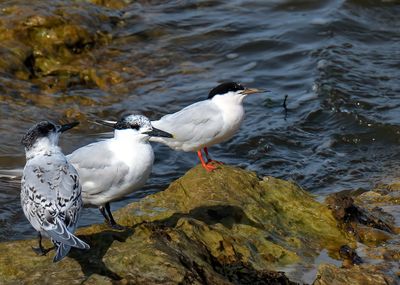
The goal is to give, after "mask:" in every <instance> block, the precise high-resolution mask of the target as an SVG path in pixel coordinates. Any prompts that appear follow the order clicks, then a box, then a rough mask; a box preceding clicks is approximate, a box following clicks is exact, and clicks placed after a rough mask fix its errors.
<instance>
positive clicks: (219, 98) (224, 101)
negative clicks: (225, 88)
mask: <svg viewBox="0 0 400 285" xmlns="http://www.w3.org/2000/svg"><path fill="white" fill-rule="evenodd" d="M244 97H246V95H244V94H238V93H236V92H229V93H227V94H224V95H215V96H214V97H213V98H212V99H211V100H212V101H213V102H214V103H215V104H217V105H218V106H220V107H223V106H224V105H231V106H232V105H242V104H243V99H244Z"/></svg>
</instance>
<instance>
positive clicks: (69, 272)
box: [0, 166, 351, 284]
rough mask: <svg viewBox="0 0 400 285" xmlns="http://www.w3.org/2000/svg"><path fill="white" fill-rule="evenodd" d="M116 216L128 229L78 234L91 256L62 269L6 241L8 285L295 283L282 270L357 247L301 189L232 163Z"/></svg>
mask: <svg viewBox="0 0 400 285" xmlns="http://www.w3.org/2000/svg"><path fill="white" fill-rule="evenodd" d="M115 217H116V218H117V219H118V221H119V223H121V224H123V225H125V226H127V227H128V228H129V230H127V231H125V232H113V231H110V230H109V229H107V228H105V227H104V226H103V225H94V226H91V227H88V228H84V229H81V230H80V231H78V233H80V234H81V235H83V237H82V238H83V239H84V240H86V241H87V242H88V243H89V244H90V245H91V249H90V250H89V251H78V250H74V251H72V252H71V254H70V255H69V258H66V259H65V260H63V263H62V264H63V266H60V265H58V264H53V263H52V262H51V255H52V254H51V253H50V254H49V256H44V257H38V256H35V255H34V253H33V252H31V250H30V246H32V245H34V243H35V241H18V242H8V243H2V244H0V250H1V251H2V253H3V255H2V256H1V259H0V276H1V278H3V280H2V281H3V283H12V282H15V281H17V280H24V281H26V283H28V284H33V283H37V282H42V283H43V282H45V283H46V282H48V283H52V284H65V283H66V282H68V283H71V284H73V283H85V282H86V281H87V282H88V284H91V283H93V282H96V280H99V282H100V281H101V282H102V283H105V284H107V283H110V282H116V281H118V282H122V283H133V284H251V283H256V282H261V283H260V284H264V283H267V284H294V283H292V282H291V281H289V280H288V279H287V277H285V276H284V274H283V273H280V272H276V271H275V270H276V268H277V267H278V266H284V265H288V264H293V263H297V262H307V261H308V262H309V261H310V260H312V258H313V257H315V256H316V255H318V253H319V251H320V250H321V249H322V248H327V249H329V250H331V251H332V252H333V253H334V252H337V251H338V249H339V247H340V246H341V245H343V244H349V243H351V240H349V238H348V237H347V236H346V235H345V234H343V232H342V231H340V230H339V229H338V227H337V225H336V220H335V219H334V218H333V215H332V213H331V212H330V211H329V209H328V208H327V207H325V206H323V205H321V204H320V203H318V202H316V201H315V200H314V199H313V197H312V196H310V195H309V194H308V193H307V192H305V191H303V190H302V189H301V188H299V187H298V186H296V185H294V184H293V183H290V182H287V181H283V180H280V179H276V178H273V177H265V178H263V179H259V178H258V177H257V175H256V174H255V173H253V172H249V171H245V170H242V169H239V168H235V167H230V166H221V167H220V168H219V169H218V170H216V171H214V172H212V173H208V172H206V171H205V170H204V169H203V168H202V167H201V166H198V167H195V168H194V169H192V170H190V171H188V172H187V173H186V174H185V175H184V176H183V177H182V178H180V179H178V180H176V181H174V182H172V183H171V185H170V186H169V187H168V189H166V190H165V191H163V192H160V193H157V194H153V195H150V196H147V197H146V198H144V199H142V200H141V201H139V202H137V203H132V204H130V205H128V206H126V207H125V208H122V209H120V210H119V211H117V212H116V214H115ZM38 272H40V274H39V273H38ZM43 276H45V277H43ZM43 278H45V279H43ZM262 282H264V283H262ZM268 282H269V283H268Z"/></svg>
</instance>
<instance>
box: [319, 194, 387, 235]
mask: <svg viewBox="0 0 400 285" xmlns="http://www.w3.org/2000/svg"><path fill="white" fill-rule="evenodd" d="M363 192H364V191H363ZM363 192H360V191H342V192H339V193H335V194H332V195H329V196H328V197H327V199H326V200H325V202H326V204H327V205H328V207H329V208H330V209H331V210H332V213H333V215H334V217H335V218H336V219H337V220H338V221H339V222H341V224H342V227H343V229H344V230H346V231H348V232H349V233H352V234H353V235H354V236H355V237H356V238H357V240H359V241H360V242H363V243H377V242H382V241H386V240H387V239H389V238H390V235H391V234H393V233H394V229H393V226H392V225H393V218H392V217H390V215H387V214H385V213H383V212H382V211H381V210H380V209H379V208H376V207H375V208H373V209H372V208H370V207H365V206H364V204H365V203H363V205H362V206H361V205H359V204H360V203H358V204H357V203H356V200H355V199H356V197H364V196H369V195H371V194H370V193H372V192H373V191H368V192H364V193H363ZM360 193H362V194H360ZM359 199H360V198H358V200H359Z"/></svg>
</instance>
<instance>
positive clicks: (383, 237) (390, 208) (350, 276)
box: [314, 183, 400, 285]
mask: <svg viewBox="0 0 400 285" xmlns="http://www.w3.org/2000/svg"><path fill="white" fill-rule="evenodd" d="M399 198H400V187H399V184H398V183H395V184H391V185H379V186H378V187H376V188H375V189H373V190H371V191H343V192H340V193H336V194H333V195H330V196H329V197H328V198H327V199H326V203H327V204H328V206H329V208H330V209H331V210H332V212H333V215H334V216H335V218H336V219H338V221H339V222H340V223H341V224H342V228H344V229H346V230H348V231H349V232H350V233H352V234H353V235H354V237H355V238H356V239H357V240H358V241H360V242H361V243H362V244H358V245H359V248H358V249H357V252H355V251H354V250H353V249H352V248H350V247H347V246H344V247H342V248H341V251H340V254H341V258H342V259H343V265H342V268H337V267H335V266H333V265H327V264H323V265H321V266H320V267H319V270H318V278H317V280H316V281H315V283H314V284H318V285H322V284H338V285H341V284H343V285H344V284H355V285H358V284H359V285H364V284H399V283H400V278H399V274H398V272H399V266H398V260H399V259H398V258H399V257H400V237H399V235H398V233H399V226H400V223H399V221H400V199H399ZM360 256H361V257H362V261H363V263H362V264H361V263H359V262H354V261H355V258H356V261H358V258H360ZM358 265H359V266H358Z"/></svg>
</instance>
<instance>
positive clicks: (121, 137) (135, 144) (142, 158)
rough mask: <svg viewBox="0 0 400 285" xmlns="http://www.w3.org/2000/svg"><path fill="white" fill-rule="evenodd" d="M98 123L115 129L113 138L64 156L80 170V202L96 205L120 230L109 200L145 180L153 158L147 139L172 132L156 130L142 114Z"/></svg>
mask: <svg viewBox="0 0 400 285" xmlns="http://www.w3.org/2000/svg"><path fill="white" fill-rule="evenodd" d="M98 123H100V124H103V125H106V126H109V127H112V128H114V137H113V138H110V139H107V140H103V141H99V142H95V143H92V144H89V145H86V146H84V147H81V148H79V149H77V150H75V151H74V152H73V153H71V154H70V155H68V156H67V158H68V160H69V161H70V162H71V163H72V164H73V165H74V166H75V168H76V169H77V171H78V173H79V176H80V179H81V183H82V196H83V203H84V204H85V205H86V204H88V205H94V206H97V207H99V210H100V212H101V213H102V215H103V216H104V218H105V219H106V221H107V223H108V224H109V225H110V226H111V227H113V228H116V229H123V227H122V226H120V225H118V224H117V223H116V222H115V220H114V218H113V216H112V213H111V210H110V202H113V201H116V200H119V199H121V198H123V197H124V196H126V195H128V194H130V193H132V192H133V191H135V190H137V189H139V188H140V187H142V186H143V185H144V184H145V182H146V181H147V179H148V177H149V175H150V172H151V169H152V166H153V161H154V153H153V149H152V147H151V145H150V143H149V138H150V137H169V138H171V137H172V135H171V134H169V133H167V132H163V131H160V130H157V129H156V128H154V127H153V126H152V125H151V122H150V120H149V119H148V118H146V117H145V116H141V115H129V116H125V117H123V118H122V119H120V120H119V121H117V122H111V121H98Z"/></svg>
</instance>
